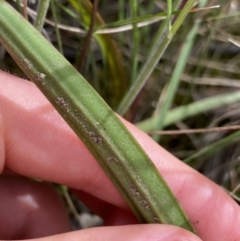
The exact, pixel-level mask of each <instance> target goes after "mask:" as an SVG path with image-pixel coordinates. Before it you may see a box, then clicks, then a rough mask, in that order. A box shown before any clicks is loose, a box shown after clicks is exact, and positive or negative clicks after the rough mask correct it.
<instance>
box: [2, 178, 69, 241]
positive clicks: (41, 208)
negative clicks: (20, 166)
mask: <svg viewBox="0 0 240 241" xmlns="http://www.w3.org/2000/svg"><path fill="white" fill-rule="evenodd" d="M0 193H1V195H0V214H1V215H0V240H3V239H7V240H10V239H11V240H14V239H29V238H37V237H44V236H48V235H54V234H59V233H64V232H68V231H70V230H71V227H70V222H69V219H68V217H67V214H66V213H67V212H66V210H65V207H64V204H63V202H62V200H61V199H60V198H59V196H58V195H57V194H56V193H55V192H54V191H53V189H52V188H51V187H50V186H49V185H46V184H43V183H36V182H32V181H30V180H28V179H26V178H20V177H16V176H1V177H0Z"/></svg>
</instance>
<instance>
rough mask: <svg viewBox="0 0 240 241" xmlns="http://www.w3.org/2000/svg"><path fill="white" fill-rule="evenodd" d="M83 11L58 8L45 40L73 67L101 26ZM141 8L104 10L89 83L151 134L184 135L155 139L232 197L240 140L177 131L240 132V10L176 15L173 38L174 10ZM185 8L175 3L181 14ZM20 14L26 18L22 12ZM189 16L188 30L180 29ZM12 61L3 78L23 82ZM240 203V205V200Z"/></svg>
mask: <svg viewBox="0 0 240 241" xmlns="http://www.w3.org/2000/svg"><path fill="white" fill-rule="evenodd" d="M78 2H79V1H73V0H72V1H69V2H65V3H64V4H59V2H58V4H54V6H55V8H54V9H53V8H51V9H49V11H48V14H47V16H46V18H47V20H48V21H51V23H53V26H52V25H50V24H49V23H45V24H44V25H43V33H44V32H45V34H46V36H47V37H48V38H49V39H50V40H51V42H52V43H53V45H55V46H56V47H57V48H58V49H59V50H60V52H61V51H62V52H63V54H64V55H65V56H66V57H67V58H68V59H69V60H70V61H71V63H72V65H73V66H77V63H78V61H79V56H80V55H81V53H82V51H83V46H84V43H85V37H86V34H87V31H88V29H89V25H90V22H91V9H92V8H91V6H90V5H89V2H88V1H81V2H82V6H80V5H79V4H78ZM136 2H137V1H131V2H129V1H123V0H119V1H111V4H109V1H106V0H105V1H100V2H99V5H98V15H97V19H96V21H95V26H94V31H93V33H92V38H91V41H90V45H89V48H88V50H87V54H86V56H85V61H84V66H83V69H82V71H81V73H82V75H83V76H84V78H85V79H87V80H88V81H89V83H90V84H91V85H92V86H93V88H94V89H96V90H97V91H98V93H99V94H100V95H101V96H102V97H103V98H104V100H105V101H106V102H107V103H108V104H109V105H110V106H112V107H113V108H114V110H117V111H118V113H120V114H122V115H124V117H125V118H126V119H128V120H129V121H130V122H132V123H134V124H136V125H137V126H138V127H139V128H141V129H142V130H144V131H146V132H150V131H160V130H161V131H163V132H161V133H163V134H164V130H176V132H175V134H173V135H163V134H162V135H161V136H160V135H157V134H151V135H152V137H153V138H154V139H155V140H156V141H158V142H159V143H160V144H161V145H162V146H163V147H164V148H166V149H167V150H169V151H170V152H171V153H173V154H174V155H176V156H177V157H178V158H180V159H182V160H185V161H186V162H187V163H189V164H191V166H192V167H193V168H196V169H197V170H199V171H200V172H202V173H203V174H204V175H206V176H208V177H209V178H211V179H212V180H213V181H215V182H216V183H218V184H219V185H222V186H223V187H224V188H225V189H227V190H228V191H229V192H231V191H232V190H234V189H235V187H236V186H237V185H238V183H239V175H238V174H239V155H240V153H239V149H240V148H239V144H238V142H237V141H238V140H239V132H238V131H236V130H235V131H233V130H231V128H229V131H226V130H224V131H217V132H213V133H209V132H208V131H206V132H202V133H186V134H185V135H178V134H177V130H194V129H199V128H201V129H202V128H205V129H209V128H213V127H214V128H216V127H227V126H232V125H239V124H240V123H239V122H240V121H239V119H240V118H239V117H240V111H239V110H240V108H239V107H240V88H239V86H240V82H239V79H240V70H239V69H240V66H239V65H240V61H239V54H240V51H239V45H240V44H239V35H240V29H239V24H240V17H239V16H240V9H238V8H237V7H235V8H234V6H233V5H231V4H230V3H231V1H223V0H222V1H216V4H220V7H218V8H212V9H210V8H209V9H204V10H201V11H196V12H195V11H194V12H191V13H189V11H190V9H187V10H186V12H174V11H173V12H172V14H173V22H172V27H171V31H173V34H172V36H171V37H172V38H169V36H168V35H167V34H166V33H167V31H168V29H167V26H168V25H167V24H168V23H169V22H168V21H166V20H165V18H166V17H167V4H166V2H167V1H153V0H152V1H142V2H141V4H136ZM184 2H185V1H180V0H179V1H177V0H175V1H173V10H176V9H177V8H178V6H182V5H183V3H184ZM200 2H201V6H199V5H196V6H194V7H195V8H199V7H203V6H204V7H206V8H208V7H210V6H209V5H208V1H206V2H205V1H200ZM52 3H57V2H56V1H55V2H54V1H52ZM188 3H189V4H192V3H193V2H191V1H190V0H189V1H188ZM213 4H214V3H213ZM15 7H16V9H19V11H20V12H21V13H22V12H23V11H22V9H21V8H20V6H19V3H16V5H15ZM80 10H81V11H80ZM55 13H56V15H55ZM179 16H183V17H185V16H186V20H184V19H182V20H184V21H182V22H181V21H180V20H179V19H178V20H177V21H176V22H174V20H175V18H177V17H179ZM54 23H55V24H54ZM174 24H175V25H174ZM178 24H180V25H179V26H178ZM54 25H55V27H54ZM56 25H57V26H56ZM142 25H144V26H142ZM174 26H175V27H174ZM178 28H179V29H178ZM118 31H119V32H118ZM76 32H78V33H76ZM111 32H114V33H111ZM79 33H81V34H79ZM110 33H111V34H110ZM61 48H62V50H61ZM2 52H3V54H2V56H0V57H1V58H2V61H1V65H0V68H1V69H3V70H7V71H10V72H11V73H16V74H17V75H20V76H22V72H21V70H19V68H18V67H17V66H16V64H15V63H14V62H13V61H12V60H11V58H10V57H9V56H8V55H7V54H6V52H4V51H2ZM233 177H234V178H233ZM234 195H235V197H236V198H239V195H240V193H239V192H238V191H237V192H236V193H234Z"/></svg>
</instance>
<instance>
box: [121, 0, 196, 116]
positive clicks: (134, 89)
mask: <svg viewBox="0 0 240 241" xmlns="http://www.w3.org/2000/svg"><path fill="white" fill-rule="evenodd" d="M194 3H195V0H188V1H187V3H186V5H185V6H184V8H183V9H182V11H181V13H180V14H179V16H178V18H177V20H176V21H175V22H174V24H173V26H172V28H171V29H170V33H171V37H173V36H174V35H175V33H176V32H177V30H178V29H179V27H180V26H181V24H182V23H183V21H184V19H185V18H186V16H187V15H188V13H189V12H190V10H191V8H192V6H193V5H194ZM171 40H172V38H169V33H166V34H165V36H164V37H163V40H162V41H160V43H159V41H157V42H155V44H154V47H153V48H152V51H151V53H150V54H149V56H148V59H147V61H146V64H145V65H144V66H143V68H142V69H141V71H140V73H139V75H138V78H137V79H136V81H134V83H133V84H132V86H131V88H130V89H129V91H128V92H127V94H126V95H125V97H124V98H123V100H122V101H121V103H120V105H119V107H118V109H117V112H118V113H119V114H120V115H124V114H125V113H126V112H127V110H128V109H129V107H130V106H131V104H132V103H133V101H134V100H135V98H136V96H137V95H138V93H139V92H140V90H141V89H142V87H143V86H144V84H145V82H146V80H147V79H148V77H149V76H150V74H151V73H152V71H153V70H154V68H155V66H156V65H157V63H158V62H159V59H160V58H161V57H162V55H163V53H164V52H165V50H166V48H167V46H168V45H169V43H170V42H171Z"/></svg>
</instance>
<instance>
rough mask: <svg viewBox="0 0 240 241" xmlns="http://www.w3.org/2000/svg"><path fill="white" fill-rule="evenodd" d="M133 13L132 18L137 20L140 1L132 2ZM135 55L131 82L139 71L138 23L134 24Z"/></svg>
mask: <svg viewBox="0 0 240 241" xmlns="http://www.w3.org/2000/svg"><path fill="white" fill-rule="evenodd" d="M130 3H131V12H132V18H136V17H137V15H138V1H137V0H131V1H130ZM132 45H133V53H132V67H131V82H133V81H134V80H135V76H136V74H137V69H138V48H139V31H138V27H137V23H133V41H132Z"/></svg>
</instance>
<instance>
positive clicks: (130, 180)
mask: <svg viewBox="0 0 240 241" xmlns="http://www.w3.org/2000/svg"><path fill="white" fill-rule="evenodd" d="M0 25H1V28H0V41H1V42H2V44H3V45H4V47H5V48H6V49H7V50H8V52H9V53H10V54H11V55H12V57H13V58H14V59H15V61H16V62H17V63H18V64H19V66H20V67H21V68H22V69H23V70H24V72H25V73H26V74H27V75H28V77H29V78H30V79H31V80H32V81H33V82H34V83H35V84H36V85H37V87H38V88H39V89H40V90H41V91H42V92H43V93H44V94H45V96H46V97H47V98H48V99H49V101H50V102H51V103H52V105H53V106H54V107H55V108H56V110H58V112H59V113H60V114H61V115H62V117H63V118H64V119H65V120H66V122H67V123H68V124H69V126H70V127H71V128H72V129H73V130H74V131H75V133H76V134H77V135H78V136H79V138H80V139H81V140H82V141H83V142H84V144H85V145H86V147H87V148H88V149H89V150H90V151H91V153H92V155H93V156H94V157H95V158H96V160H97V161H98V162H99V164H100V165H101V166H102V168H103V169H104V170H105V172H106V173H107V174H108V176H109V177H110V178H111V180H112V182H113V183H114V184H115V186H116V187H117V188H118V190H119V191H120V193H121V194H122V196H123V197H124V198H125V200H126V201H127V202H128V204H129V205H130V207H131V208H132V210H133V212H134V213H135V215H136V216H137V217H138V219H139V220H140V221H141V222H147V223H159V222H161V223H167V224H172V225H176V226H180V227H183V228H185V229H188V230H190V231H192V232H194V228H193V227H192V225H191V224H190V222H189V221H188V218H187V217H186V215H185V214H184V212H183V210H182V209H181V207H180V205H179V203H178V202H177V200H176V198H175V197H174V195H173V194H172V192H171V190H170V189H169V187H168V186H167V184H166V183H165V181H164V180H163V178H162V177H161V176H160V174H159V172H158V170H157V169H156V167H155V166H154V165H153V163H152V162H151V160H150V159H149V157H148V156H147V155H146V153H145V152H144V151H143V149H142V148H141V147H140V146H139V144H138V143H137V142H136V140H135V139H134V138H133V136H132V135H131V134H130V133H129V132H128V131H127V129H126V128H125V127H124V125H123V124H122V122H121V121H120V120H119V119H118V118H117V116H116V115H115V114H114V113H113V111H112V110H111V109H110V108H109V107H108V106H107V105H106V103H105V102H104V101H103V99H102V98H101V97H100V96H99V95H98V94H97V93H96V92H95V91H94V90H93V88H92V87H91V86H90V85H89V84H88V83H87V82H86V81H85V80H84V79H83V77H82V76H81V75H79V73H78V72H77V71H76V69H74V68H73V67H72V66H71V65H70V64H69V62H68V61H66V60H65V58H64V57H63V56H62V55H61V54H60V53H59V52H58V51H56V49H55V48H54V47H53V46H52V45H51V44H49V42H48V41H47V40H46V39H45V38H44V37H43V36H41V35H40V34H39V32H38V31H37V30H36V29H35V28H34V27H33V26H32V25H31V24H30V23H28V22H26V21H25V20H24V19H23V18H22V16H21V15H19V14H18V13H17V12H16V11H15V10H14V9H13V8H12V7H11V6H10V5H9V4H8V3H7V2H6V1H3V0H0ZM19 29H21V30H22V31H21V32H19V31H18V30H19ZM9 39H11V41H9ZM150 173H151V175H150ZM123 177H124V178H123Z"/></svg>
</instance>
